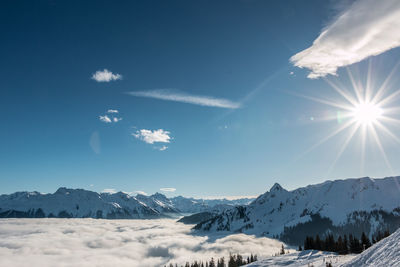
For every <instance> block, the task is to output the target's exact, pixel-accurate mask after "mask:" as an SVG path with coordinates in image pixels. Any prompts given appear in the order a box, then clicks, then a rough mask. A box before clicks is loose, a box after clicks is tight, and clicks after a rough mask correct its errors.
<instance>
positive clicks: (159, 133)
mask: <svg viewBox="0 0 400 267" xmlns="http://www.w3.org/2000/svg"><path fill="white" fill-rule="evenodd" d="M132 135H133V136H134V137H135V138H137V139H140V140H142V141H143V142H146V143H148V144H154V143H169V142H170V140H171V136H170V132H168V131H165V130H163V129H158V130H153V131H152V130H147V129H141V130H138V131H136V132H135V133H133V134H132ZM164 150H165V149H164Z"/></svg>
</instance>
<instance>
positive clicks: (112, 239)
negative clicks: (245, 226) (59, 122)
mask: <svg viewBox="0 0 400 267" xmlns="http://www.w3.org/2000/svg"><path fill="white" fill-rule="evenodd" d="M190 228H191V226H190V225H184V224H181V223H176V222H175V221H174V220H170V219H165V220H96V219H4V220H0V266H17V267H18V266H27V265H29V266H45V267H46V266H49V267H50V266H60V264H61V265H62V266H120V267H125V266H130V267H139V266H140V267H155V266H157V267H159V266H164V265H168V264H169V263H174V264H175V263H177V264H179V266H180V265H181V264H182V265H184V264H185V262H186V261H193V260H206V259H207V260H209V259H210V257H214V258H217V257H222V256H224V257H227V256H229V253H230V252H232V253H241V254H244V255H246V256H247V253H255V254H257V255H258V256H259V257H260V258H262V257H263V256H271V255H272V254H274V253H276V252H278V251H279V249H280V246H281V244H282V243H281V242H279V241H277V240H273V239H269V238H265V237H263V238H256V237H254V236H249V235H244V234H235V235H230V236H226V237H222V236H215V237H214V238H213V240H215V241H214V242H210V240H209V239H208V238H207V237H206V236H193V235H191V234H190Z"/></svg>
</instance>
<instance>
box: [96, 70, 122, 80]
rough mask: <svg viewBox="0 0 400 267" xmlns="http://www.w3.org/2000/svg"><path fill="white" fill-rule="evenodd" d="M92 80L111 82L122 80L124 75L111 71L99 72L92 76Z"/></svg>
mask: <svg viewBox="0 0 400 267" xmlns="http://www.w3.org/2000/svg"><path fill="white" fill-rule="evenodd" d="M92 79H93V80H95V81H97V82H111V81H116V80H121V79H122V75H120V74H118V73H115V74H114V73H112V72H111V71H109V70H107V69H104V70H98V71H96V72H95V73H94V74H93V75H92Z"/></svg>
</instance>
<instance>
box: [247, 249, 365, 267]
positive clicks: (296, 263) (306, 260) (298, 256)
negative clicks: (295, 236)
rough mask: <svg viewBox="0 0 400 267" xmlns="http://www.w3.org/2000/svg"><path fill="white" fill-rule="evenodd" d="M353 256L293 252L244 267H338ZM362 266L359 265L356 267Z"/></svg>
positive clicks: (321, 252)
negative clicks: (329, 266) (329, 265)
mask: <svg viewBox="0 0 400 267" xmlns="http://www.w3.org/2000/svg"><path fill="white" fill-rule="evenodd" d="M353 257H354V255H337V254H336V253H333V252H325V251H318V250H305V251H300V252H298V251H297V252H293V253H290V254H285V255H279V256H275V257H269V258H265V259H262V260H259V261H256V262H253V263H250V264H247V265H245V266H248V267H278V266H287V267H309V266H313V267H326V264H327V263H331V264H332V266H338V265H340V264H342V263H345V262H347V261H349V260H351V259H352V258H353ZM360 266H363V265H359V266H358V267H360Z"/></svg>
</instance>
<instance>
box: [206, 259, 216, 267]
mask: <svg viewBox="0 0 400 267" xmlns="http://www.w3.org/2000/svg"><path fill="white" fill-rule="evenodd" d="M208 266H209V267H216V266H215V261H214V258H211V260H210V264H209V265H208Z"/></svg>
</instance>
